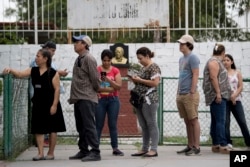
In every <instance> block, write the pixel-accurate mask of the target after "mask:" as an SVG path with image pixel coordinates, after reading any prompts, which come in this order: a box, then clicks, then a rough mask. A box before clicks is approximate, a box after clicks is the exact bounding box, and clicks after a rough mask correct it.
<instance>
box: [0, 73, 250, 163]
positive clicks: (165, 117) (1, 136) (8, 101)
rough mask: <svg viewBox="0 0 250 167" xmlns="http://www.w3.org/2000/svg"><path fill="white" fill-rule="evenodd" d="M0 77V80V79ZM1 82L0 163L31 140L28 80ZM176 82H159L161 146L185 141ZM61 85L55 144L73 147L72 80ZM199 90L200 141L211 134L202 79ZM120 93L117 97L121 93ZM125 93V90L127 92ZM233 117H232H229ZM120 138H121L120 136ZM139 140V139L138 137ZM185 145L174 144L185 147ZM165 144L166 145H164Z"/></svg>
mask: <svg viewBox="0 0 250 167" xmlns="http://www.w3.org/2000/svg"><path fill="white" fill-rule="evenodd" d="M0 77H1V76H0ZM1 81H2V82H3V88H1V84H0V90H3V94H2V95H0V100H1V103H0V150H1V151H0V159H4V158H11V157H15V156H16V155H17V154H19V153H20V152H22V151H23V150H24V149H26V148H27V147H29V146H30V145H31V144H33V143H32V142H33V140H32V138H33V136H32V135H30V130H29V129H30V126H29V123H30V121H29V120H30V114H29V113H30V100H29V95H28V86H29V80H28V79H17V78H13V77H12V76H11V75H6V76H4V77H3V78H1V80H0V82H1ZM177 83H178V78H162V81H161V86H160V108H159V112H158V125H159V129H160V143H161V144H164V141H167V139H168V138H175V137H180V138H186V129H185V124H184V122H183V120H182V119H180V118H179V114H178V111H177V107H176V103H175V99H176V90H177ZM62 84H63V86H64V88H65V90H66V91H65V92H66V93H65V94H61V96H60V101H61V104H62V108H63V114H64V119H65V123H66V128H67V131H66V132H63V133H58V136H59V138H58V144H63V143H65V144H76V139H77V137H78V136H77V135H78V133H77V132H76V128H75V119H74V112H73V105H69V104H68V102H67V100H68V98H69V92H70V85H71V78H64V79H63V80H62ZM198 85H199V86H198V90H199V92H200V105H199V120H200V126H201V141H207V140H208V139H209V130H210V113H209V107H207V106H205V99H204V95H203V91H202V79H200V80H199V84H198ZM123 91H125V90H121V92H120V94H122V93H124V92H123ZM126 91H127V90H126ZM0 92H2V91H0ZM249 94H250V80H249V79H244V90H243V92H242V95H243V100H242V103H243V106H244V109H245V116H246V120H247V123H248V127H250V121H249V120H250V103H248V102H249V100H250V95H249ZM232 117H233V116H232ZM127 130H128V131H129V130H131V132H126V137H128V135H127V134H129V133H131V134H134V128H133V129H131V128H128V129H127ZM231 135H232V136H233V137H241V136H242V134H241V131H240V129H239V126H238V124H237V123H236V121H235V119H234V118H232V122H231ZM119 137H120V138H122V137H124V136H123V134H119ZM137 137H138V136H137ZM134 139H135V138H134V136H132V135H131V139H128V138H126V142H130V143H133V142H131V141H135V140H134ZM184 142H185V141H181V140H178V141H175V144H176V143H178V144H185V143H184ZM167 144H168V143H167Z"/></svg>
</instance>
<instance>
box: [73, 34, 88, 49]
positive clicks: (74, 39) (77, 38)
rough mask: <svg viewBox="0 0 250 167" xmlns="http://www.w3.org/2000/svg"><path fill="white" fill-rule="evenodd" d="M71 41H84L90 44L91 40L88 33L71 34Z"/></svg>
mask: <svg viewBox="0 0 250 167" xmlns="http://www.w3.org/2000/svg"><path fill="white" fill-rule="evenodd" d="M72 41H73V42H76V41H84V42H85V43H86V44H87V45H88V46H91V45H92V40H91V39H90V37H89V36H88V35H80V36H73V37H72Z"/></svg>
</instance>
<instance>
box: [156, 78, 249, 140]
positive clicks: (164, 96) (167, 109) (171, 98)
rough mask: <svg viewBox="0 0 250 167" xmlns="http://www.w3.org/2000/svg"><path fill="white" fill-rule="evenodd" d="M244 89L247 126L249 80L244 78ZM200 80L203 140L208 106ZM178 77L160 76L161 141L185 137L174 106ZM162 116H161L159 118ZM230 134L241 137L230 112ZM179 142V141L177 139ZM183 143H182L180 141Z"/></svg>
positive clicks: (200, 117) (207, 123)
mask: <svg viewBox="0 0 250 167" xmlns="http://www.w3.org/2000/svg"><path fill="white" fill-rule="evenodd" d="M243 81H244V86H243V87H244V89H243V92H242V96H243V98H242V104H243V106H244V112H245V117H246V120H247V124H248V127H250V103H249V100H250V80H249V79H244V80H243ZM202 82H203V80H202V79H200V80H199V82H198V91H199V93H200V104H199V109H198V110H199V121H200V126H201V138H200V139H201V141H202V142H205V141H207V140H209V137H210V134H209V133H210V112H209V107H208V106H206V105H205V96H204V94H203V90H202ZM177 85H178V78H162V83H161V87H162V89H161V90H162V93H161V100H162V101H161V103H160V105H161V106H160V111H159V112H160V113H162V115H160V119H162V121H161V120H160V122H162V123H161V124H159V126H160V131H161V134H160V135H161V139H160V140H161V141H160V142H161V143H164V141H165V140H166V139H167V138H173V137H186V127H185V124H184V121H183V119H181V118H180V117H179V113H178V110H177V106H176V102H175V99H176V92H177ZM161 117H162V118H161ZM230 128H231V136H232V137H241V136H242V133H241V131H240V128H239V126H238V124H237V122H236V120H235V119H234V118H233V115H232V114H231V127H230ZM177 142H180V141H177ZM180 144H184V143H180Z"/></svg>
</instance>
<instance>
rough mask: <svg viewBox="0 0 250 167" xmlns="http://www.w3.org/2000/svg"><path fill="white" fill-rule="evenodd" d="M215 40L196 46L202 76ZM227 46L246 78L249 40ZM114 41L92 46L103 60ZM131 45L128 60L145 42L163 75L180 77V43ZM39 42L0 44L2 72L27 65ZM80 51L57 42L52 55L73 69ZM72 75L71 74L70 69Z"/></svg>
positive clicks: (249, 66) (60, 64)
mask: <svg viewBox="0 0 250 167" xmlns="http://www.w3.org/2000/svg"><path fill="white" fill-rule="evenodd" d="M214 44H215V43H209V42H207V43H196V44H195V48H194V50H193V52H194V53H196V54H197V55H198V56H199V58H200V61H201V65H200V77H202V75H203V74H202V72H203V68H204V65H205V63H206V61H207V60H208V59H209V58H210V57H211V55H212V51H213V47H214ZM222 44H224V45H225V47H226V52H227V53H230V54H232V55H233V56H234V58H235V63H236V66H237V68H239V69H240V70H241V71H242V74H243V78H250V73H249V71H250V42H230V43H229V42H228V43H222ZM110 45H111V44H94V45H93V46H92V47H90V52H91V53H92V54H93V56H94V57H95V58H96V60H97V62H98V64H101V59H100V54H101V52H102V50H103V49H107V48H109V46H110ZM126 45H128V46H129V60H130V62H133V63H136V62H137V58H136V54H135V53H136V50H137V49H138V48H140V47H142V46H146V47H148V48H150V49H151V50H152V51H154V52H155V58H154V59H153V61H154V62H156V63H157V64H159V65H160V67H161V70H162V76H164V77H178V60H179V57H180V56H181V55H182V53H180V51H179V44H178V43H150V44H149V43H146V44H126ZM38 49H40V46H39V45H0V62H1V63H0V72H1V71H2V70H3V69H4V67H8V66H9V67H12V68H16V69H25V68H27V67H28V66H29V62H30V60H31V59H32V58H34V57H35V55H36V53H37V50H38ZM76 57H77V54H76V53H75V52H74V48H73V45H57V50H56V54H55V56H54V57H53V59H54V61H55V63H56V65H57V67H58V68H59V69H65V68H67V69H68V70H69V71H72V68H73V64H74V60H75V58H76ZM68 76H69V77H71V76H72V73H71V72H70V73H69V75H68Z"/></svg>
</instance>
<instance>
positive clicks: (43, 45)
mask: <svg viewBox="0 0 250 167" xmlns="http://www.w3.org/2000/svg"><path fill="white" fill-rule="evenodd" d="M41 47H42V48H54V49H56V43H55V42H52V41H47V42H46V43H45V44H42V45H41Z"/></svg>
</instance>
